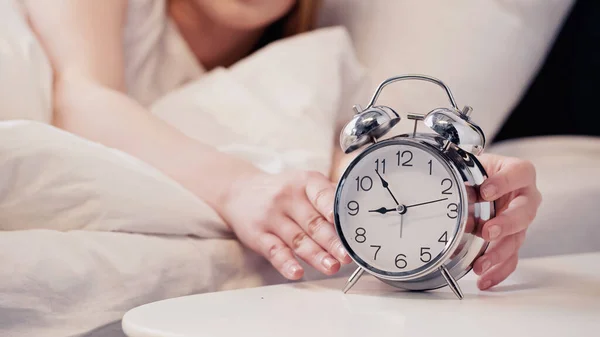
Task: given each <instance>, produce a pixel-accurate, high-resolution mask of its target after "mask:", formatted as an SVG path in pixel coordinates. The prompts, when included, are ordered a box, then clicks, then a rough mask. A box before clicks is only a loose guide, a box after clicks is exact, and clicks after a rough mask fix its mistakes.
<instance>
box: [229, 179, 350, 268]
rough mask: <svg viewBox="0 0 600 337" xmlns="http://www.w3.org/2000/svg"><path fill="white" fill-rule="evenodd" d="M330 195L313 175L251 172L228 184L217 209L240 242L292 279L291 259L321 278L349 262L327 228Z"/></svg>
mask: <svg viewBox="0 0 600 337" xmlns="http://www.w3.org/2000/svg"><path fill="white" fill-rule="evenodd" d="M334 194H335V187H334V185H333V184H332V183H331V182H330V181H329V179H328V178H327V177H325V176H324V175H322V174H320V173H317V172H285V173H281V174H276V175H273V174H266V173H253V174H251V175H249V176H244V177H240V178H239V179H236V181H234V182H232V184H231V188H230V190H229V191H228V193H227V195H226V197H225V200H224V202H223V205H222V207H221V210H222V214H223V215H224V218H225V220H226V222H227V223H228V224H229V225H230V226H231V227H232V230H233V231H234V232H235V233H236V235H237V237H238V238H239V239H240V241H242V242H243V243H244V244H245V245H246V246H248V247H249V248H250V249H252V250H254V251H256V252H257V253H259V254H261V255H263V256H264V257H265V258H266V259H267V260H269V261H270V262H271V264H272V265H273V266H274V267H275V268H276V269H277V270H278V271H279V272H280V273H281V274H282V275H283V276H285V277H286V278H288V279H290V280H297V279H299V278H301V277H302V276H303V273H304V272H303V270H302V267H301V266H300V264H299V263H298V260H297V259H296V257H295V255H296V256H298V257H300V258H301V259H302V260H304V261H305V262H306V263H308V264H309V265H311V266H313V267H314V268H316V269H317V270H319V271H321V272H322V273H324V274H326V275H332V274H334V273H336V272H337V271H338V270H339V269H340V266H341V264H347V263H350V262H351V259H350V257H349V256H348V254H347V253H346V251H345V250H344V248H343V246H342V243H341V242H340V240H339V239H338V237H337V234H336V233H335V230H334V228H333V200H334Z"/></svg>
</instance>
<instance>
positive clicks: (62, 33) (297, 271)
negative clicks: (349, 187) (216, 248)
mask: <svg viewBox="0 0 600 337" xmlns="http://www.w3.org/2000/svg"><path fill="white" fill-rule="evenodd" d="M125 4H126V1H125V0H52V1H49V0H48V1H40V0H29V2H28V10H29V12H30V15H31V18H30V21H31V23H32V26H33V27H34V30H36V31H37V33H38V35H39V37H40V40H41V42H42V44H43V46H44V48H45V49H46V52H47V53H48V55H49V57H50V60H51V63H52V65H53V67H54V69H55V71H56V83H55V95H54V98H55V102H54V104H55V124H56V125H57V126H59V127H61V128H64V129H65V130H68V131H70V132H72V133H75V134H78V135H80V136H82V137H85V138H88V139H91V140H94V141H97V142H99V143H102V144H105V145H107V146H110V147H114V148H117V149H121V150H123V151H125V152H128V153H130V154H131V155H133V156H136V157H138V158H140V159H141V160H144V161H146V162H148V163H149V164H151V165H153V166H155V167H157V168H158V169H160V170H162V171H163V172H165V173H166V174H167V175H170V176H171V177H173V178H174V179H175V180H177V181H178V182H179V183H180V184H182V185H183V186H185V187H187V188H188V189H190V190H191V191H192V192H194V193H195V194H196V195H198V196H199V197H200V198H202V199H204V200H205V201H206V202H207V203H208V204H210V205H211V206H212V207H213V208H214V209H215V210H216V211H217V212H219V213H220V214H221V216H222V217H223V219H224V220H225V221H226V222H227V224H228V225H229V227H230V228H231V229H232V230H233V231H234V232H235V234H236V235H237V238H238V239H239V240H240V241H242V242H243V243H244V244H245V245H246V246H248V247H250V248H251V249H253V250H254V251H255V252H257V253H259V254H261V255H263V256H264V257H265V258H266V259H267V260H269V261H270V262H271V264H272V265H273V266H274V267H275V268H276V269H277V270H278V271H279V272H280V273H281V274H282V275H284V276H286V277H288V278H290V279H298V278H300V277H302V275H303V268H302V267H301V266H300V264H299V263H298V260H297V257H299V258H301V259H303V260H304V261H306V262H307V263H309V264H310V265H312V266H313V267H314V268H316V269H317V270H319V271H321V272H323V273H325V274H328V275H331V274H333V273H336V272H337V271H338V270H339V268H340V262H341V263H350V262H351V260H350V257H349V256H348V255H347V254H346V253H345V251H344V250H343V247H342V245H341V242H340V241H339V239H337V238H336V236H335V231H334V229H333V225H332V224H331V222H332V218H331V214H332V209H333V205H332V204H331V203H330V201H332V200H333V199H332V198H331V196H332V195H333V194H332V193H331V192H332V185H331V183H330V182H329V180H328V179H327V178H326V177H325V176H323V175H321V174H318V173H314V172H313V173H309V172H284V173H281V174H277V175H271V174H266V173H263V172H261V171H259V170H258V169H257V168H255V167H254V166H252V165H251V164H250V163H248V162H244V161H242V160H238V159H235V158H234V157H230V156H228V155H225V154H223V153H220V152H218V151H216V150H215V149H212V148H210V147H208V146H206V145H204V144H201V143H198V142H196V141H194V140H192V139H191V138H188V137H186V136H185V135H184V134H182V133H180V132H179V131H177V130H175V129H173V128H171V127H169V126H168V125H167V124H166V123H163V122H162V121H160V120H159V119H157V118H155V117H153V116H152V115H151V114H150V113H149V112H147V111H146V110H145V109H143V108H142V107H141V106H140V105H138V104H136V102H135V101H133V100H131V99H129V98H128V97H127V96H126V95H125V94H124V93H123V91H124V87H125V85H124V80H123V50H122V41H123V38H122V34H123V22H124V20H125V13H126V8H125ZM157 193H160V191H157ZM336 258H337V260H336Z"/></svg>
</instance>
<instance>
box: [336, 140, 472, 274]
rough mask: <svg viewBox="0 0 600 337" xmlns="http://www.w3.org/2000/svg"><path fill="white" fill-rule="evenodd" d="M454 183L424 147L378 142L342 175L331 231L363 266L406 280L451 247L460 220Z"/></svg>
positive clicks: (436, 157) (460, 208) (458, 191)
mask: <svg viewBox="0 0 600 337" xmlns="http://www.w3.org/2000/svg"><path fill="white" fill-rule="evenodd" d="M459 184H463V183H462V181H457V180H456V178H455V175H454V174H453V172H452V170H451V169H450V167H449V166H448V164H446V163H445V162H444V161H443V160H442V158H441V157H440V156H439V155H437V154H435V152H433V151H432V150H430V149H429V148H427V147H425V146H423V145H420V144H415V142H410V141H402V140H397V141H391V142H390V141H387V142H381V143H379V144H377V145H376V146H374V147H373V148H371V149H369V150H366V151H365V152H364V153H362V154H361V155H360V156H359V157H358V160H357V161H355V164H353V165H352V166H351V167H349V168H348V170H347V171H346V173H345V174H344V177H343V179H342V182H341V184H340V186H339V188H338V192H337V195H336V214H335V215H336V229H337V231H338V233H340V236H341V238H342V242H343V243H344V245H345V247H346V249H347V250H348V252H349V254H350V255H351V256H352V257H353V258H354V260H355V261H356V262H357V263H358V264H359V265H361V266H362V267H364V268H366V269H368V270H370V271H372V272H374V273H376V274H379V275H382V276H388V277H397V278H410V276H411V275H414V274H415V273H418V272H421V271H423V270H425V269H427V268H428V267H430V266H432V265H434V264H435V263H436V262H437V261H439V259H440V258H441V257H442V256H443V255H444V253H445V252H446V251H447V249H448V248H449V247H450V246H451V244H452V243H453V239H454V237H455V236H456V235H457V233H458V229H459V228H460V224H461V220H462V217H463V216H462V215H463V205H462V204H461V202H462V200H463V198H462V197H461V193H462V191H463V189H462V188H461V185H459ZM463 188H464V187H463Z"/></svg>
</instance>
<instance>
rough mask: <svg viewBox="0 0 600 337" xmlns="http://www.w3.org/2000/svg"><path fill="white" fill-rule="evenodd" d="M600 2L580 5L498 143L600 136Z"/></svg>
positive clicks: (582, 1) (587, 0)
mask: <svg viewBox="0 0 600 337" xmlns="http://www.w3.org/2000/svg"><path fill="white" fill-rule="evenodd" d="M598 83H600V0H579V1H577V2H576V3H575V5H574V6H573V8H572V9H571V12H570V13H569V16H568V18H567V19H566V20H565V21H564V23H563V26H562V28H561V30H560V32H559V35H558V36H557V38H556V40H555V41H554V44H553V47H552V49H551V51H550V52H549V54H548V56H547V58H546V60H545V63H544V65H543V66H542V68H541V69H540V71H539V73H538V74H537V76H536V77H535V79H534V81H533V82H532V84H531V86H530V87H529V88H528V90H527V92H526V93H525V95H524V96H523V98H522V99H521V101H520V103H519V104H518V105H517V106H516V107H515V109H514V110H513V111H512V113H511V115H510V116H509V117H508V119H507V120H506V122H505V124H504V126H503V127H502V128H501V130H500V131H499V133H498V134H497V135H496V137H495V138H494V139H493V141H494V142H497V141H501V140H506V139H513V138H523V137H533V136H543V135H586V136H600V124H599V122H598V121H600V111H599V110H600V92H598V89H599V88H600V85H599V84H598Z"/></svg>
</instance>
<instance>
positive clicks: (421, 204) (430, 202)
mask: <svg viewBox="0 0 600 337" xmlns="http://www.w3.org/2000/svg"><path fill="white" fill-rule="evenodd" d="M444 200H448V198H442V199H437V200H432V201H427V202H421V203H418V204H412V205H408V206H405V208H410V207H416V206H423V205H427V204H433V203H434V202H440V201H444Z"/></svg>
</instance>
